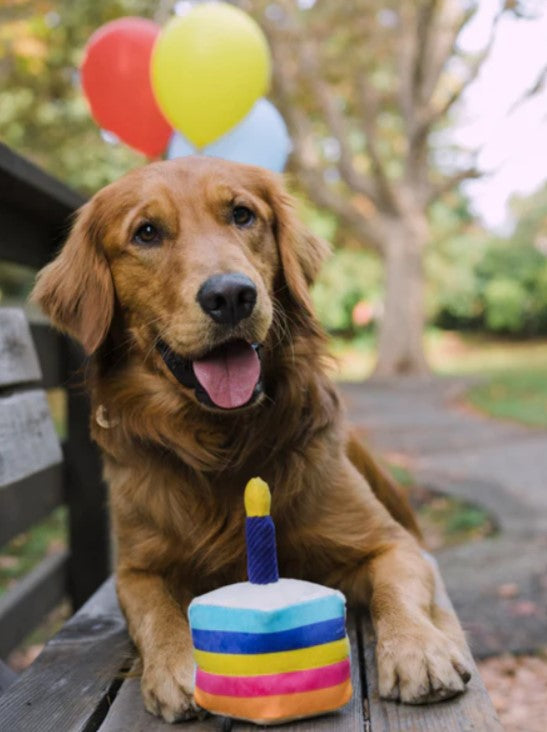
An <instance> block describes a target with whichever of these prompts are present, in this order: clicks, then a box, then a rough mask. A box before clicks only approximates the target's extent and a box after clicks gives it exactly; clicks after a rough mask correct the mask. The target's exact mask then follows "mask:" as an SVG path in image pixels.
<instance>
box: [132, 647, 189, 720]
mask: <svg viewBox="0 0 547 732" xmlns="http://www.w3.org/2000/svg"><path fill="white" fill-rule="evenodd" d="M141 690H142V697H143V700H144V706H145V707H146V710H147V711H148V712H150V714H155V715H156V716H158V717H163V719H164V720H165V721H166V722H178V721H180V720H183V719H191V718H192V717H195V716H196V714H197V712H198V707H197V706H196V703H195V702H194V698H193V695H194V664H193V662H192V661H191V659H190V660H188V659H185V658H184V656H183V657H182V658H178V659H176V658H171V659H170V658H168V657H167V658H166V657H165V656H158V657H157V658H156V659H154V660H148V661H147V662H145V665H144V669H143V674H142V679H141Z"/></svg>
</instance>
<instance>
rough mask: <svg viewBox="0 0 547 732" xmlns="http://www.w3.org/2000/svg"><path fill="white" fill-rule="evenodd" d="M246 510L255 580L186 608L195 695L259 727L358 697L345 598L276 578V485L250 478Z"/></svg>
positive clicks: (213, 708) (216, 592)
mask: <svg viewBox="0 0 547 732" xmlns="http://www.w3.org/2000/svg"><path fill="white" fill-rule="evenodd" d="M245 510H246V513H247V519H246V527H245V533H246V540H247V572H248V577H249V581H248V582H239V583H237V584H233V585H228V586H226V587H221V588H219V589H218V590H214V591H213V592H208V593H207V594H205V595H201V596H200V597H197V598H196V599H195V600H193V602H192V603H191V604H190V607H189V610H188V616H189V621H190V629H191V631H192V642H193V645H194V657H195V660H196V664H197V670H196V683H195V691H194V698H195V701H196V703H197V704H198V705H199V706H200V707H202V708H203V709H206V710H208V711H210V712H213V713H214V714H221V715H223V716H228V717H235V718H237V719H244V720H247V721H251V722H256V723H257V724H277V723H281V722H287V721H289V720H292V719H299V718H301V717H310V716H314V715H317V714H324V713H325V712H330V711H333V710H335V709H339V708H340V707H342V706H343V705H344V704H346V703H347V702H348V701H349V700H350V698H351V694H352V687H351V674H350V646H349V640H348V637H347V634H346V627H345V616H346V601H345V598H344V595H343V594H342V593H341V592H338V591H337V590H332V589H329V588H328V587H323V586H322V585H317V584H314V583H312V582H304V581H302V580H296V579H279V573H278V569H277V551H276V544H275V527H274V524H273V521H272V519H271V517H270V515H269V511H270V491H269V489H268V486H267V484H266V483H265V482H264V481H263V480H261V479H260V478H253V479H252V480H251V481H249V483H248V484H247V487H246V489H245Z"/></svg>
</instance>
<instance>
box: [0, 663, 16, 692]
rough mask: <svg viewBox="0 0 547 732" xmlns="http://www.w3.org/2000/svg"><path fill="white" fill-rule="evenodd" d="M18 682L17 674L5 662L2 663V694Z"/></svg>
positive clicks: (0, 665)
mask: <svg viewBox="0 0 547 732" xmlns="http://www.w3.org/2000/svg"><path fill="white" fill-rule="evenodd" d="M16 680H17V674H16V673H15V671H12V670H11V668H10V667H9V666H6V664H5V663H4V662H3V661H0V694H3V693H4V691H6V690H7V688H8V687H9V686H11V685H12V684H13V682H14V681H16Z"/></svg>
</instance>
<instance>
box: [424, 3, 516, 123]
mask: <svg viewBox="0 0 547 732" xmlns="http://www.w3.org/2000/svg"><path fill="white" fill-rule="evenodd" d="M503 13H504V10H503V9H502V10H500V11H499V12H498V13H497V14H496V16H495V18H494V20H493V21H492V25H491V27H490V33H489V36H488V41H487V43H486V46H485V47H484V49H483V50H482V51H481V53H480V54H479V55H478V56H477V57H476V58H475V59H474V60H473V61H472V62H471V63H470V64H469V72H468V74H467V76H466V78H465V79H464V80H463V81H462V82H461V83H460V84H459V85H458V86H457V87H456V88H455V89H454V90H453V91H452V93H451V94H450V95H449V96H448V97H447V99H446V100H445V101H444V102H443V103H442V104H440V105H438V106H437V107H433V106H432V105H431V104H430V105H429V108H428V109H427V111H426V113H425V114H424V116H423V119H422V120H421V124H420V128H421V130H420V131H421V134H426V133H427V132H429V130H430V129H431V128H432V127H433V125H434V124H436V123H437V122H439V121H440V120H441V119H443V117H444V116H445V115H446V114H448V112H449V111H450V110H451V109H452V107H453V106H454V104H456V102H457V101H458V100H459V99H460V98H461V97H462V95H463V93H464V92H465V90H466V89H467V88H468V87H469V86H470V85H471V84H472V83H473V82H474V81H475V80H476V79H477V77H478V75H479V73H480V70H481V68H482V66H483V64H484V62H485V61H486V59H487V58H488V57H489V56H490V53H491V51H492V47H493V45H494V41H495V38H496V30H497V26H498V23H499V21H500V19H501V17H502V15H503ZM471 17H472V16H471ZM462 27H463V25H461V26H460V31H461V28H462ZM458 33H459V31H458Z"/></svg>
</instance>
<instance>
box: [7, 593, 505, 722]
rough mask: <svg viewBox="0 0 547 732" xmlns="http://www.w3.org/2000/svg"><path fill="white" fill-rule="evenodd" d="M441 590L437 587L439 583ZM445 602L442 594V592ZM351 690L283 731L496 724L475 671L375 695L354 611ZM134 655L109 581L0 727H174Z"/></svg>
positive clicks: (14, 694)
mask: <svg viewBox="0 0 547 732" xmlns="http://www.w3.org/2000/svg"><path fill="white" fill-rule="evenodd" d="M439 587H440V592H441V593H444V591H443V590H442V585H439ZM444 598H445V602H447V601H448V600H447V598H446V595H444ZM349 633H350V639H351V646H352V670H353V687H354V694H353V699H352V701H351V702H350V703H349V704H348V705H347V706H346V707H345V708H344V709H343V710H342V711H340V712H338V713H335V714H329V715H325V716H323V717H317V718H315V719H310V720H306V721H302V722H297V723H293V724H287V725H283V727H282V729H284V730H286V731H287V732H312V731H314V732H315V730H325V731H326V732H327V731H330V732H335V731H340V732H352V731H354V730H355V732H357V730H361V731H363V730H364V731H366V732H371V731H372V732H395V730H397V731H400V732H402V731H403V730H404V731H405V732H406V731H410V730H416V731H418V730H423V731H426V730H427V731H429V732H444V731H445V730H448V731H452V730H458V731H459V730H462V731H463V730H465V731H466V732H467V731H468V732H471V730H475V731H479V730H484V731H488V732H489V731H490V730H492V731H494V730H501V729H502V727H501V725H500V723H499V722H498V720H497V718H496V715H495V712H494V709H493V707H492V703H491V701H490V699H489V697H488V694H487V693H486V691H485V689H484V686H483V684H482V681H481V679H480V676H479V674H478V671H477V670H476V669H475V670H474V674H473V677H472V679H471V681H470V683H469V687H468V690H467V692H466V693H465V694H463V695H462V696H460V697H458V698H456V699H451V700H448V701H445V702H442V703H440V704H433V705H429V706H416V707H410V706H407V705H402V704H396V703H393V702H383V701H381V700H380V699H379V698H378V689H377V677H376V668H375V661H374V636H373V633H372V631H371V627H370V623H369V621H368V618H367V617H355V616H351V617H350V619H349ZM134 658H135V653H134V649H133V647H132V644H131V642H130V640H129V637H128V635H127V632H126V628H125V622H124V620H123V617H122V615H121V613H120V610H119V607H118V604H117V601H116V596H115V591H114V580H113V579H110V580H108V581H107V582H106V583H105V584H104V585H103V586H102V587H101V589H100V590H99V591H98V592H97V593H96V594H95V595H94V596H93V597H92V598H91V599H90V600H89V601H88V602H87V603H86V604H85V605H84V606H83V607H82V608H81V609H80V610H79V612H78V613H77V614H76V615H75V616H74V617H73V618H71V619H70V620H69V621H68V622H67V623H66V625H65V626H64V628H63V629H62V630H61V632H60V633H59V634H58V635H57V636H56V637H55V638H53V639H52V640H51V641H50V642H49V643H48V644H47V646H46V648H45V650H44V651H43V652H42V654H41V655H40V656H39V657H38V658H37V659H36V661H35V662H34V663H33V664H32V666H31V667H30V668H29V669H28V670H27V671H26V672H25V673H24V674H23V675H22V676H21V678H20V679H19V680H18V682H16V683H15V684H14V685H12V686H11V687H10V688H9V689H8V691H7V692H6V693H5V694H4V695H3V696H0V729H3V730H4V729H5V730H10V732H48V731H49V730H51V732H65V731H67V732H68V730H70V731H72V730H74V731H75V730H81V731H82V732H83V731H85V732H90V731H91V730H100V732H141V731H142V732H144V731H145V730H146V732H159V731H160V730H162V731H163V732H168V730H169V729H171V726H170V725H168V724H166V723H164V722H162V721H161V720H159V719H156V718H155V717H152V716H151V715H149V714H148V713H147V712H146V711H145V709H144V706H143V703H142V700H141V697H140V689H139V679H138V678H135V677H130V678H127V671H128V670H129V669H130V668H131V666H132V663H133V660H134ZM183 724H184V727H183V728H184V729H185V730H188V731H189V732H190V730H191V731H192V732H205V731H206V730H211V731H212V730H237V731H238V732H243V731H246V732H250V730H253V729H256V727H254V726H253V725H249V724H245V723H242V722H230V721H229V720H226V719H222V718H218V717H208V718H205V719H201V720H196V721H193V722H185V723H183Z"/></svg>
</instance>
